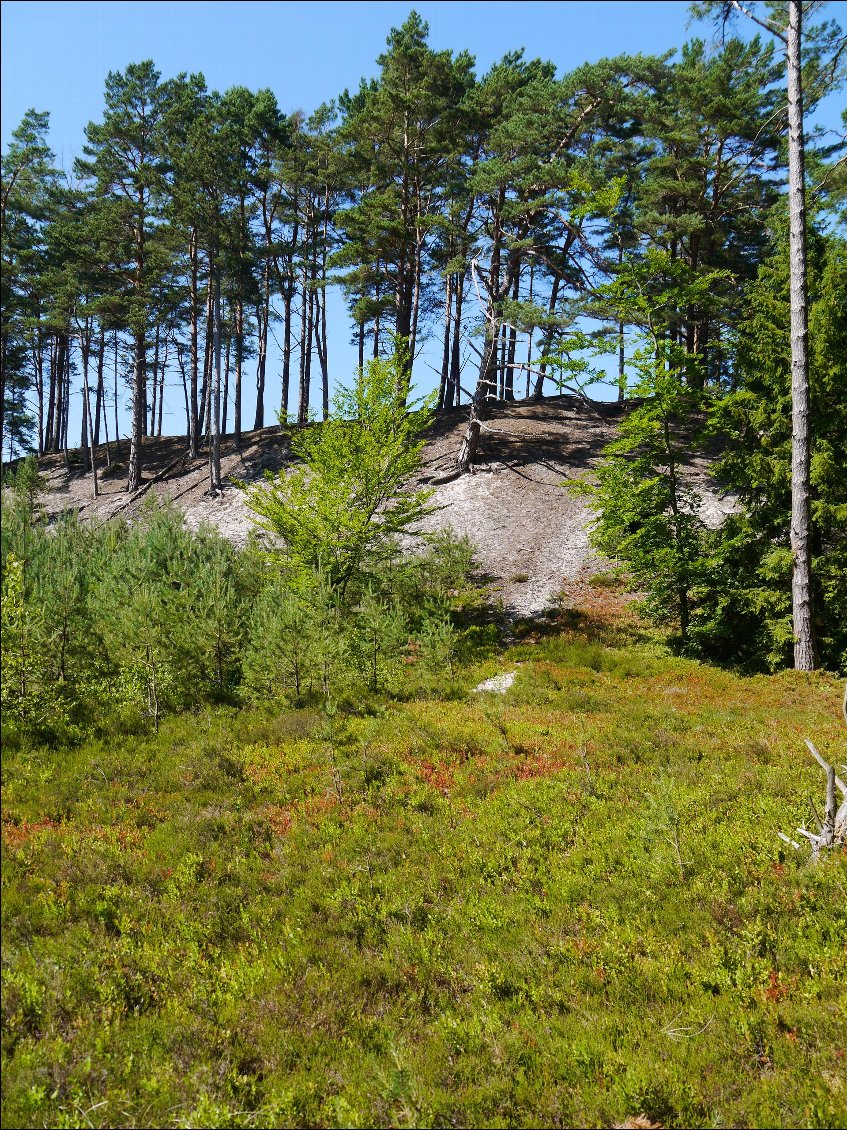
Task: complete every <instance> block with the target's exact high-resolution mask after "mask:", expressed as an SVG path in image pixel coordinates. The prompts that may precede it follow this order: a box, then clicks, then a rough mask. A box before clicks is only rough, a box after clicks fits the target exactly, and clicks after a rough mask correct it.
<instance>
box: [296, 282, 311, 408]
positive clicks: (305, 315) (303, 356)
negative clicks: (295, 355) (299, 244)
mask: <svg viewBox="0 0 847 1130" xmlns="http://www.w3.org/2000/svg"><path fill="white" fill-rule="evenodd" d="M308 278H309V276H308V272H307V268H306V264H305V263H304V264H303V307H302V310H301V312H300V399H299V402H298V406H297V423H298V424H299V425H300V427H301V428H302V427H303V425H304V424H306V423H308V420H309V361H310V360H311V352H312V327H311V318H310V313H309V285H308ZM307 335H308V336H307Z"/></svg>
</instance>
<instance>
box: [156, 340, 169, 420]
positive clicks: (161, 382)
mask: <svg viewBox="0 0 847 1130" xmlns="http://www.w3.org/2000/svg"><path fill="white" fill-rule="evenodd" d="M169 345H170V343H169V341H168V338H165V352H164V356H163V357H162V363H161V365H160V371H159V418H158V421H157V423H156V435H157V436H159V437H160V438H161V435H162V416H163V414H164V408H165V373H166V372H167V368H168V352H169Z"/></svg>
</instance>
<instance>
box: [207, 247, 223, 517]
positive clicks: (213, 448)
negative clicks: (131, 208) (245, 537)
mask: <svg viewBox="0 0 847 1130" xmlns="http://www.w3.org/2000/svg"><path fill="white" fill-rule="evenodd" d="M216 258H217V257H216ZM214 276H215V296H214V303H215V310H214V319H215V332H214V352H215V356H214V362H215V375H214V383H213V386H212V404H211V421H210V427H211V433H212V434H211V443H210V444H209V478H210V482H209V491H210V493H211V494H212V495H215V494H216V493H217V491H218V489H219V488H220V485H221V271H220V266H219V264H218V263H217V262H216V263H215V269H214Z"/></svg>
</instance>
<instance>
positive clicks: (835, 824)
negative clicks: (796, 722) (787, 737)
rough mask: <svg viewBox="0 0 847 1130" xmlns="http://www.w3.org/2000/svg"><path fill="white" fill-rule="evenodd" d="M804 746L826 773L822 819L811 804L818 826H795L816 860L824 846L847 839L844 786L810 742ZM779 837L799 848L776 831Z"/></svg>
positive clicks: (846, 787)
mask: <svg viewBox="0 0 847 1130" xmlns="http://www.w3.org/2000/svg"><path fill="white" fill-rule="evenodd" d="M806 746H807V748H808V750H809V752H810V753H811V755H812V757H814V759H815V761H817V763H818V765H820V767H821V769H823V771H824V773H826V805H825V807H824V815H823V819H821V817H820V816H819V815H818V812H817V809H816V808H815V806H814V803H812V805H811V809H812V815H813V817H814V820H815V823H816V824H817V826H818V830H817V832H810V831H809V829H808V828H805V827H802V828H798V829H797V833H798V835H800V836H804V837H805V838H806V839H807V840H808V841H809V844H810V845H811V848H812V859H813V860H817V859H819V858H820V854H821V852H822V851H823V850H824V849H825V848H834V847H842V846H843V845H844V843H845V840H847V785H845V784H844V782H843V781H842V780H841V778H840V777H839V776H838V774H837V773H836V772H835V769H834V768H833V766H832V765H830V764H829V762H828V761H827V760H826V759H825V758H824V757H822V756H821V755H820V754H819V753H818V751H817V750H816V749H815V747H814V746H813V745H812V743H811V742H810V741H808V740H807V741H806ZM836 788H837V789H838V790H839V791H840V792H841V798H842V799H841V804H840V805H837V806H836V798H835V790H836ZM777 834H778V836H779V838H780V839H781V840H783V841H784V842H785V843H787V844H790V845H791V847H793V848H796V850H797V851H799V850H800V845H799V844H798V843H797V841H796V840H792V839H790V838H789V837H788V836H786V835H785V834H784V833H783V832H779V833H777Z"/></svg>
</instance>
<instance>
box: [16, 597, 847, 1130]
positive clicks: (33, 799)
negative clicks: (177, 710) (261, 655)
mask: <svg viewBox="0 0 847 1130" xmlns="http://www.w3.org/2000/svg"><path fill="white" fill-rule="evenodd" d="M586 623H587V621H586V620H585V619H583V621H582V623H581V624H580V623H579V618H578V617H572V620H571V623H570V625H569V623H568V621H567V617H565V616H563V617H562V618H560V621H559V623H558V624H555V625H549V626H548V627H547V629H538V628H537V626H536V627H532V626H531V625H523V626H519V628H518V630H517V633H516V634H517V635H518V636H519V637H520V638H519V639H518V641H517V642H516V643H515V644H514V645H513V646H512V647H511V648H510V649H508V650H507V651H505V652H504V653H502V654H501V655H499V656H497V657H495V658H490V659H488V660H486V661H485V662H480V663H478V664H477V665H476V666H475V667H473V668H470V669H465V670H463V671H461V672H459V673H457V675H456V676H455V678H454V679H453V681H452V683H451V689H450V693H449V696H448V697H442V696H441V695H440V692H439V691H438V689H437V688H435V689H433V690H432V693H431V694H430V695H429V697H426V696H421V695H420V694H418V695H417V696H416V697H410V699H409V700H408V701H396V700H391V699H388V698H385V697H382V698H381V697H380V696H379V695H377V694H374V695H372V696H370V697H369V698H366V699H365V700H364V701H363V702H361V703H360V704H359V706H358V707H357V708H356V709H353V707H352V706H351V705H348V706H347V707H345V706H344V705H342V706H340V707H339V708H337V709H332V708H331V709H330V710H326V709H320V708H318V707H315V706H310V707H305V708H301V709H281V708H280V707H279V706H268V705H265V706H257V707H255V708H245V709H242V710H236V709H235V708H232V707H228V706H219V707H208V708H203V709H201V710H199V711H196V712H193V713H186V714H182V715H177V716H173V717H166V718H164V719H163V720H162V723H161V727H160V730H159V732H158V734H152V733H151V734H146V735H145V734H140V735H136V736H113V737H107V736H101V737H99V738H97V739H96V740H95V739H92V740H89V741H88V742H86V743H82V744H77V745H76V746H74V747H71V748H68V749H63V750H61V751H55V750H52V751H51V750H48V749H46V748H44V749H41V748H30V749H25V748H16V749H13V750H12V751H11V752H10V753H9V754H8V756H7V758H6V760H5V764H4V768H3V786H4V797H5V800H4V815H3V820H4V823H3V872H2V876H3V917H4V945H3V1010H4V1012H3V1015H4V1031H3V1125H4V1126H154V1125H156V1126H197V1127H202V1126H291V1125H296V1126H377V1125H396V1126H416V1125H421V1126H424V1125H432V1126H456V1125H460V1126H462V1125H463V1126H519V1125H551V1126H555V1125H558V1126H565V1125H583V1126H611V1125H613V1124H614V1123H617V1122H623V1121H625V1120H626V1119H627V1118H632V1117H633V1116H635V1115H643V1116H645V1118H646V1119H649V1120H650V1122H651V1123H653V1124H660V1125H663V1126H719V1125H726V1126H775V1125H779V1126H833V1125H844V1124H845V1123H846V1122H847V1084H845V1064H844V1058H843V1057H844V1049H845V1036H847V1021H845V1010H844V983H845V974H846V973H847V959H845V949H844V938H845V936H847V912H845V907H846V906H847V897H845V896H846V895H847V891H845V886H847V883H845V857H844V855H843V854H842V855H840V856H837V857H832V858H829V859H827V860H825V861H823V862H821V863H820V864H819V865H817V866H812V865H811V864H810V863H809V862H808V860H807V857H806V856H804V855H803V854H799V853H795V852H793V851H791V850H790V849H788V848H786V847H785V845H783V844H782V843H781V841H780V840H779V839H778V838H777V831H778V830H780V829H786V830H790V829H791V828H792V827H794V826H795V825H796V824H798V823H800V822H801V821H803V820H804V819H805V818H806V805H807V797H808V796H809V795H813V796H815V797H816V798H817V797H818V796H819V794H820V792H821V781H820V780H819V776H820V772H819V770H818V769H817V767H816V766H814V764H812V763H810V762H809V759H807V758H806V757H805V756H804V753H803V748H802V739H803V737H804V736H809V737H811V738H813V740H814V741H815V743H816V744H817V745H818V747H819V748H820V749H821V751H822V752H824V753H825V754H828V755H829V759H830V760H834V761H837V762H840V760H841V759H843V757H844V749H845V743H844V740H843V735H844V731H843V726H842V727H841V729H839V721H838V697H839V690H838V687H837V685H836V683H835V681H834V680H833V679H832V678H830V677H828V676H824V675H814V676H807V675H799V674H795V673H783V674H781V675H776V676H769V677H765V676H761V677H754V678H747V679H741V678H739V677H737V676H735V675H733V674H730V673H728V672H725V671H719V670H715V669H711V668H708V667H705V666H702V665H699V664H697V663H694V662H691V661H687V660H683V659H678V658H672V657H668V656H667V655H659V654H657V653H656V650H655V649H651V647H650V646H649V645H644V644H638V643H633V641H632V639H631V638H626V637H627V629H626V625H623V626H622V625H620V624H619V625H617V626H616V627H614V628H613V629H609V630H608V631H606V632H605V634H604V633H603V632H598V631H596V630H595V631H588V630H586ZM498 671H515V672H516V679H515V682H514V684H513V686H512V687H511V688H510V689H509V690H508V692H507V693H506V694H505V695H497V694H475V693H473V691H472V688H473V686H475V685H476V683H477V682H478V681H479V680H481V679H482V678H485V677H486V676H488V675H490V674H492V673H495V672H498ZM807 762H809V763H807Z"/></svg>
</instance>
